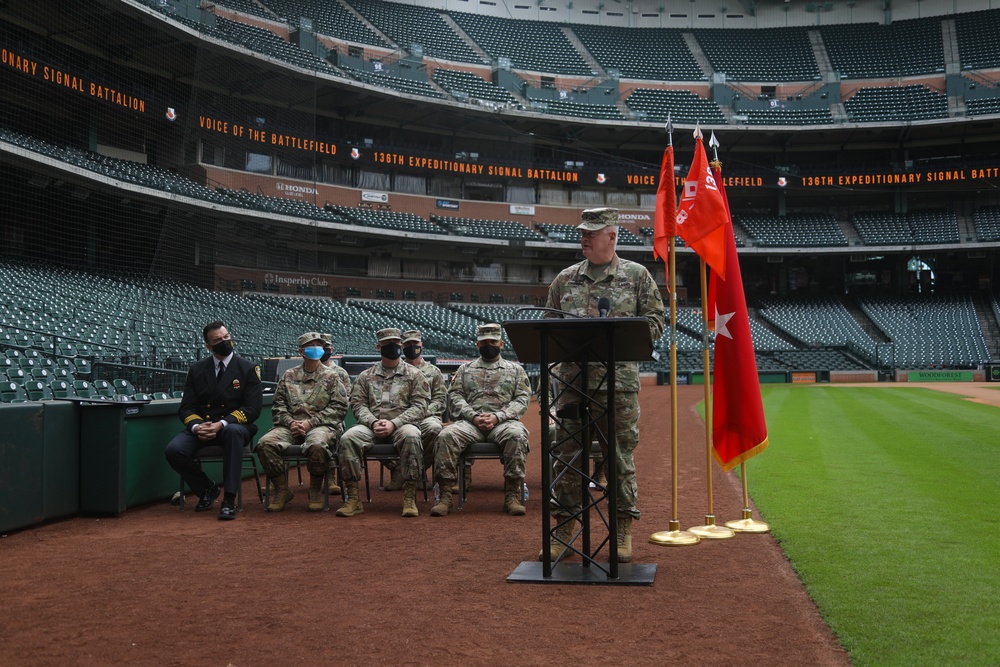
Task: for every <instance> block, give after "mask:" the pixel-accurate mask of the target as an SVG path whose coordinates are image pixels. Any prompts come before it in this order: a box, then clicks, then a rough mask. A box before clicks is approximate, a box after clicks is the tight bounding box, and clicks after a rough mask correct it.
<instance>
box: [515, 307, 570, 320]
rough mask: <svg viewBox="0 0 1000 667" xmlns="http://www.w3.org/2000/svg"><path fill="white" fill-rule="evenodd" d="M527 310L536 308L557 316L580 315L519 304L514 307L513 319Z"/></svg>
mask: <svg viewBox="0 0 1000 667" xmlns="http://www.w3.org/2000/svg"><path fill="white" fill-rule="evenodd" d="M529 310H537V311H539V312H542V313H552V314H553V315H558V316H559V317H576V318H580V317H582V316H581V315H577V314H576V313H567V312H566V311H565V310H559V309H558V308H545V307H544V306H521V307H519V308H515V309H514V315H513V317H514V319H515V320H516V319H517V318H518V315H520V314H521V313H523V312H526V311H529Z"/></svg>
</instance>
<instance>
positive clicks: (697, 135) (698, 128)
mask: <svg viewBox="0 0 1000 667" xmlns="http://www.w3.org/2000/svg"><path fill="white" fill-rule="evenodd" d="M704 136H705V135H703V134H702V133H701V121H698V122H697V123H695V126H694V138H695V139H703V138H704Z"/></svg>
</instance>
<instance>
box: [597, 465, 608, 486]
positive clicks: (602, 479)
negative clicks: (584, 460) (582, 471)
mask: <svg viewBox="0 0 1000 667" xmlns="http://www.w3.org/2000/svg"><path fill="white" fill-rule="evenodd" d="M594 479H595V481H596V482H597V485H598V486H600V487H603V488H607V487H608V467H607V466H606V465H605V464H604V461H601V460H595V461H594Z"/></svg>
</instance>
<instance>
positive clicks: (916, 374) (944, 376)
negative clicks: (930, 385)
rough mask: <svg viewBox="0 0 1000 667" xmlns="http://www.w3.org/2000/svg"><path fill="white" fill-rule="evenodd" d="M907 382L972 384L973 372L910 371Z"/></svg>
mask: <svg viewBox="0 0 1000 667" xmlns="http://www.w3.org/2000/svg"><path fill="white" fill-rule="evenodd" d="M906 381H907V382H972V371H909V372H908V373H907V376H906Z"/></svg>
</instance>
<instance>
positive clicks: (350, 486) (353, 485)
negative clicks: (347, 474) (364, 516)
mask: <svg viewBox="0 0 1000 667" xmlns="http://www.w3.org/2000/svg"><path fill="white" fill-rule="evenodd" d="M344 486H346V487H347V502H346V503H344V504H343V506H341V508H340V509H339V510H337V516H354V515H355V514H361V513H362V512H364V511H365V507H364V505H362V504H361V491H359V490H358V483H357V481H353V482H344Z"/></svg>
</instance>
